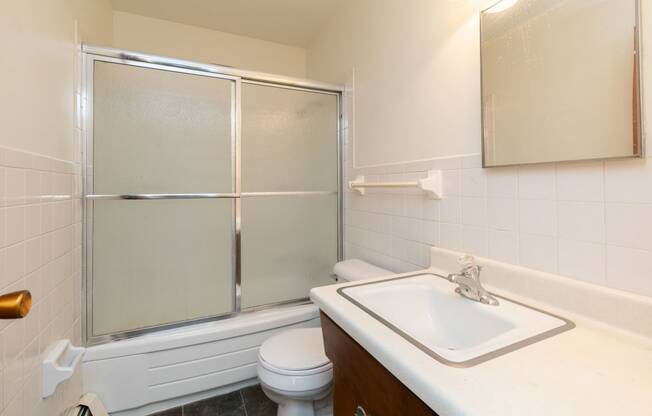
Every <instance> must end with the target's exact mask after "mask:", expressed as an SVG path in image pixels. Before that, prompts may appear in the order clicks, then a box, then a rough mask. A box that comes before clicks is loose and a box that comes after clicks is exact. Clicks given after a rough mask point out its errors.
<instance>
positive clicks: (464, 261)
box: [457, 254, 475, 269]
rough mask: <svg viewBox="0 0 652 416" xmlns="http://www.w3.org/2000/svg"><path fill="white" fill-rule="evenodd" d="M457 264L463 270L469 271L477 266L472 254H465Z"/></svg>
mask: <svg viewBox="0 0 652 416" xmlns="http://www.w3.org/2000/svg"><path fill="white" fill-rule="evenodd" d="M457 264H459V265H460V267H461V268H462V269H467V268H469V267H473V266H474V265H475V258H474V257H473V256H471V255H470V254H464V255H462V256H460V257H459V258H458V259H457Z"/></svg>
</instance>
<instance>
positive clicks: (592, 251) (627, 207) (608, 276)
mask: <svg viewBox="0 0 652 416" xmlns="http://www.w3.org/2000/svg"><path fill="white" fill-rule="evenodd" d="M344 132H345V137H347V136H349V135H347V134H346V133H347V131H346V126H345V130H344ZM345 149H346V152H345V154H346V156H345V176H346V177H345V183H348V181H349V180H352V179H354V178H355V177H356V176H357V175H365V180H367V181H370V182H372V181H401V180H415V179H417V178H421V177H425V176H426V174H427V171H428V170H431V169H441V170H442V177H443V188H444V191H443V193H444V195H443V197H442V199H441V200H431V199H428V198H427V197H426V196H425V194H424V193H422V192H420V191H417V190H406V189H402V190H401V189H393V190H389V189H384V190H383V189H375V190H367V194H366V195H364V196H361V195H359V194H358V193H356V192H353V191H349V190H347V191H346V194H345V215H344V224H345V253H346V256H347V257H357V258H362V259H366V260H368V261H370V262H373V263H375V264H378V265H380V266H383V267H386V268H390V269H392V270H394V271H397V272H405V271H411V270H417V269H421V268H424V267H426V266H428V262H429V257H428V249H429V247H430V246H439V247H443V248H449V249H453V250H460V251H464V252H469V253H471V254H474V255H477V256H483V257H489V258H492V259H496V260H499V261H504V262H507V263H512V264H518V265H522V266H525V267H529V268H533V269H538V270H543V271H547V272H552V273H557V274H560V275H564V276H568V277H571V278H574V279H579V280H584V281H587V282H590V283H594V284H598V285H602V286H608V287H612V288H616V289H621V290H625V291H629V292H634V293H638V294H643V295H646V296H652V161H651V160H650V159H630V160H610V161H590V162H575V163H558V164H547V165H536V166H522V167H506V168H490V169H483V168H482V167H481V166H482V165H481V156H480V155H479V154H473V155H465V156H456V157H450V158H441V159H433V160H425V161H418V162H409V163H401V164H391V165H384V166H374V167H368V168H354V167H353V164H352V151H351V149H350V146H348V145H347V144H345Z"/></svg>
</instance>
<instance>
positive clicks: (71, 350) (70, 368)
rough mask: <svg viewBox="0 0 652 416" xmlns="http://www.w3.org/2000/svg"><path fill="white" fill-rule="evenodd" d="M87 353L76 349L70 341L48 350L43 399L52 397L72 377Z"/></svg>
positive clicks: (44, 362) (58, 343)
mask: <svg viewBox="0 0 652 416" xmlns="http://www.w3.org/2000/svg"><path fill="white" fill-rule="evenodd" d="M85 351H86V349H85V348H82V347H74V346H73V345H72V344H71V343H70V340H69V339H62V340H59V341H57V342H55V343H54V344H53V345H51V346H50V347H49V348H48V350H47V352H46V354H45V358H43V394H42V396H43V398H46V397H50V396H52V395H53V394H54V391H55V390H56V389H57V386H58V385H59V384H60V383H62V382H63V381H65V380H67V379H69V378H70V377H72V375H73V374H74V373H75V368H76V367H77V364H79V361H80V360H81V358H82V355H83V354H84V352H85Z"/></svg>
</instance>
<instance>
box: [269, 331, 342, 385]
mask: <svg viewBox="0 0 652 416" xmlns="http://www.w3.org/2000/svg"><path fill="white" fill-rule="evenodd" d="M258 376H259V377H260V380H261V381H262V382H263V383H264V384H265V385H267V386H268V387H269V388H272V389H274V390H277V391H279V392H294V393H300V392H306V393H309V392H311V391H314V390H319V389H322V388H324V387H325V386H328V385H329V384H330V382H331V381H332V379H333V364H332V363H331V362H330V360H329V359H328V357H326V354H325V353H324V341H323V337H322V332H321V328H297V329H291V330H288V331H284V332H281V333H279V334H276V335H274V336H273V337H270V338H269V339H267V340H266V341H265V342H264V343H263V345H262V346H261V347H260V350H259V351H258Z"/></svg>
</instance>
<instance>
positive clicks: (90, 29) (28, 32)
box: [0, 0, 112, 160]
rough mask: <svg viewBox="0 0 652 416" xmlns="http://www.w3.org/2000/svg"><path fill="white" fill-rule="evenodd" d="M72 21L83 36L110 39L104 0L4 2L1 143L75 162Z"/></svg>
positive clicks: (107, 4)
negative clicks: (76, 23)
mask: <svg viewBox="0 0 652 416" xmlns="http://www.w3.org/2000/svg"><path fill="white" fill-rule="evenodd" d="M75 21H77V22H78V24H79V33H80V35H81V37H82V38H83V39H84V40H87V41H89V42H93V43H104V44H107V43H110V42H111V31H112V29H111V3H110V1H108V0H93V1H85V0H74V1H63V0H57V1H50V2H40V1H36V0H27V1H23V0H12V1H5V2H3V8H2V13H0V48H1V49H2V51H3V52H2V53H3V59H2V62H3V64H2V77H0V91H2V102H1V103H0V106H1V108H2V111H0V125H1V126H2V134H0V146H8V147H12V148H15V149H21V150H25V151H29V152H34V153H40V154H43V155H47V156H52V157H56V158H59V159H64V160H73V155H74V154H75V149H74V148H73V141H72V140H71V137H73V123H72V121H73V105H74V101H73V92H74V89H73V87H74V79H75V78H74V74H75V72H74V71H75V68H74V65H75V54H76V49H75Z"/></svg>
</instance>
